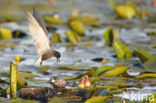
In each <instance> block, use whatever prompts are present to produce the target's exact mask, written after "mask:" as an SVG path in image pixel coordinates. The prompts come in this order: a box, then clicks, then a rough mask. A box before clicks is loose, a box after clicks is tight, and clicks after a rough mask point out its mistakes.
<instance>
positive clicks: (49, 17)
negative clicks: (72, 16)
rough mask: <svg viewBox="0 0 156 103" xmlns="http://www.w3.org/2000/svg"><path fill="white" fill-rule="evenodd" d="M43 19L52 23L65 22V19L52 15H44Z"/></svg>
mask: <svg viewBox="0 0 156 103" xmlns="http://www.w3.org/2000/svg"><path fill="white" fill-rule="evenodd" d="M43 19H44V20H45V21H46V22H48V23H51V24H65V21H64V20H61V19H57V18H54V17H52V16H44V17H43Z"/></svg>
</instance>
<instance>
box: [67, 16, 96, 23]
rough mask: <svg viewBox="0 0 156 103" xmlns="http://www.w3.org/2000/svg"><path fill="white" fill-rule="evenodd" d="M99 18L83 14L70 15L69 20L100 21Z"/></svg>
mask: <svg viewBox="0 0 156 103" xmlns="http://www.w3.org/2000/svg"><path fill="white" fill-rule="evenodd" d="M98 20H99V19H98V18H96V17H89V16H83V17H70V18H69V21H80V22H82V23H85V22H93V21H98Z"/></svg>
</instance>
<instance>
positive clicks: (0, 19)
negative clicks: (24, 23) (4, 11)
mask: <svg viewBox="0 0 156 103" xmlns="http://www.w3.org/2000/svg"><path fill="white" fill-rule="evenodd" d="M21 20H22V18H19V16H18V17H15V16H3V17H0V22H19V21H21Z"/></svg>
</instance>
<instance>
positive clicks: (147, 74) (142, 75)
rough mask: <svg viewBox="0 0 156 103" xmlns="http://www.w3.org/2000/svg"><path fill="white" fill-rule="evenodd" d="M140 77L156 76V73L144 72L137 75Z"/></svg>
mask: <svg viewBox="0 0 156 103" xmlns="http://www.w3.org/2000/svg"><path fill="white" fill-rule="evenodd" d="M137 78H138V79H145V78H156V73H144V74H141V75H139V76H138V77H137Z"/></svg>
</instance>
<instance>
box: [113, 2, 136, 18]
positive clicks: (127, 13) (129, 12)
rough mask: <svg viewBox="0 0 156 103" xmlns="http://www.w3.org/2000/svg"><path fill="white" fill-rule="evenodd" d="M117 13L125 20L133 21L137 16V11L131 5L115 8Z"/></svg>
mask: <svg viewBox="0 0 156 103" xmlns="http://www.w3.org/2000/svg"><path fill="white" fill-rule="evenodd" d="M115 12H116V13H117V15H118V16H119V17H122V18H125V19H132V18H133V17H134V16H135V15H136V11H135V9H134V8H133V7H131V6H129V5H119V6H117V7H116V8H115Z"/></svg>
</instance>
